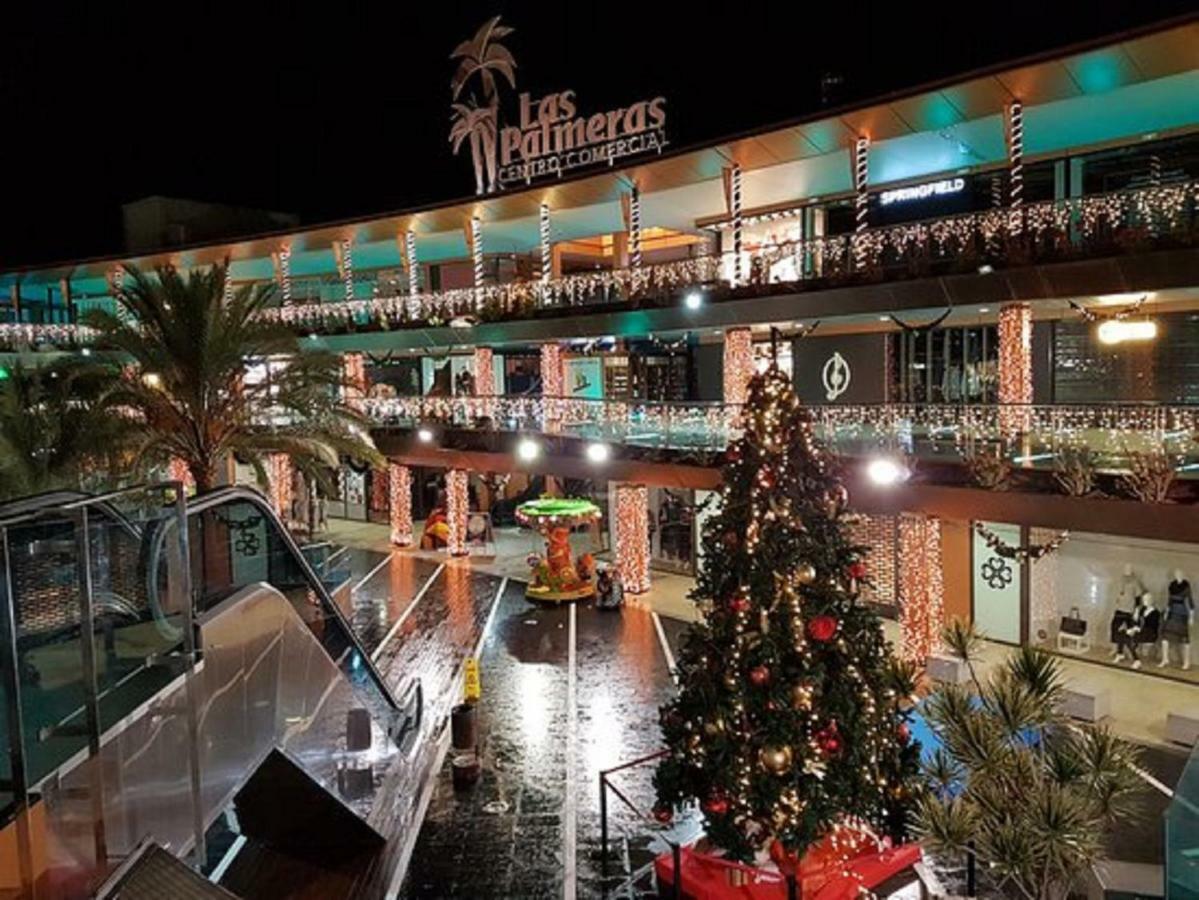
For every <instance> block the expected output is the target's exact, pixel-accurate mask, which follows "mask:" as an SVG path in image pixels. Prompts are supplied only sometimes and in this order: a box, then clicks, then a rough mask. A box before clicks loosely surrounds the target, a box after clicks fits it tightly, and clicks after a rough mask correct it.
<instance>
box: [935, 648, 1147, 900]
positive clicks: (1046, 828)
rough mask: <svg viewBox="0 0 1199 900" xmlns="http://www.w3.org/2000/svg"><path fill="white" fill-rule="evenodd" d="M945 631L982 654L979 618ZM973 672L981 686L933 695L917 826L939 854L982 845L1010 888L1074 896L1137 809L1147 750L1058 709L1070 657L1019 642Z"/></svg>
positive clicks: (1061, 899)
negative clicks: (984, 675) (1140, 765)
mask: <svg viewBox="0 0 1199 900" xmlns="http://www.w3.org/2000/svg"><path fill="white" fill-rule="evenodd" d="M943 639H944V643H945V645H946V646H947V647H948V648H949V650H950V652H951V653H953V654H954V655H956V656H957V657H958V658H959V659H963V660H965V661H969V660H970V659H971V658H973V656H974V651H975V648H976V647H977V644H978V635H977V634H976V633H975V632H974V631H973V628H971V627H970V626H953V627H952V628H951V629H947V631H946V634H945V635H944V638H943ZM973 671H974V670H973V668H972V669H971V682H972V685H973V691H971V690H968V689H967V688H966V687H962V686H959V685H946V686H943V687H941V688H939V689H938V690H937V691H936V692H935V693H934V694H932V695H931V696H930V697H929V699H928V700H927V701H926V702H925V704H924V716H925V718H926V719H927V721H928V723H929V725H930V726H931V727H932V729H933V732H934V733H935V734H936V736H937V738H938V740H939V741H940V743H941V747H939V748H938V749H937V750H935V751H934V752H933V754H932V755H931V757H930V758H929V759H928V761H927V763H926V765H925V774H926V777H927V782H928V790H927V791H926V792H925V794H924V796H923V797H922V799H921V802H920V804H919V807H918V812H917V822H916V831H917V832H918V833H919V834H920V835H921V837H922V839H923V841H924V844H925V846H926V847H927V848H928V849H930V850H932V851H933V852H941V853H947V854H953V855H954V856H959V855H967V856H968V855H970V854H973V855H974V857H975V858H976V859H977V860H979V861H980V862H982V863H983V864H984V866H985V867H986V871H987V873H988V874H989V875H990V876H992V877H993V878H994V879H995V880H996V881H997V882H998V884H997V887H998V888H999V889H1000V890H1001V891H1004V892H1005V893H1009V892H1010V893H1012V894H1015V895H1019V896H1021V897H1024V898H1027V900H1065V898H1066V897H1067V896H1069V895H1070V894H1071V891H1073V890H1077V889H1078V888H1079V887H1080V884H1081V882H1082V879H1083V876H1084V875H1085V873H1086V872H1087V870H1088V869H1089V868H1090V867H1091V866H1092V865H1094V863H1096V862H1097V861H1098V860H1099V859H1100V857H1101V856H1102V854H1103V849H1104V838H1105V836H1106V835H1107V833H1108V832H1109V831H1110V830H1111V829H1112V827H1113V826H1114V825H1115V823H1116V822H1118V821H1119V820H1121V819H1123V818H1125V817H1128V816H1131V815H1134V814H1135V812H1136V800H1137V795H1138V794H1139V792H1140V790H1141V784H1140V780H1139V776H1138V775H1137V772H1136V763H1137V754H1136V751H1135V750H1134V748H1133V747H1132V746H1131V745H1130V744H1127V743H1126V742H1124V741H1121V740H1119V739H1118V738H1116V737H1114V736H1113V735H1112V734H1111V733H1110V732H1109V731H1108V730H1107V729H1106V728H1103V727H1100V726H1094V725H1082V724H1078V723H1074V722H1071V721H1070V720H1069V719H1067V718H1066V717H1065V716H1064V715H1063V714H1061V713H1060V712H1058V702H1059V700H1060V698H1061V694H1062V689H1063V688H1062V677H1061V667H1060V665H1059V663H1058V662H1057V660H1055V659H1054V658H1053V657H1052V656H1050V655H1049V654H1048V653H1045V652H1044V651H1042V650H1038V649H1035V648H1031V647H1023V648H1020V649H1018V650H1016V651H1014V652H1013V653H1012V655H1011V656H1010V657H1009V658H1008V660H1007V662H1006V664H1005V665H1004V666H1002V667H1001V668H999V669H998V670H997V671H996V672H995V673H993V674H992V675H991V677H990V678H988V679H986V680H979V678H978V677H977V676H976V675H974V674H973Z"/></svg>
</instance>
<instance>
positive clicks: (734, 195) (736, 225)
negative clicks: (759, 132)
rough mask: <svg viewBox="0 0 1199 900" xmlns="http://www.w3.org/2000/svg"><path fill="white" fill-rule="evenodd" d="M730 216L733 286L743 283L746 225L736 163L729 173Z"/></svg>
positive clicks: (739, 167)
mask: <svg viewBox="0 0 1199 900" xmlns="http://www.w3.org/2000/svg"><path fill="white" fill-rule="evenodd" d="M729 216H730V218H731V219H732V225H733V286H734V287H736V286H737V285H739V284H742V283H743V275H744V273H743V271H742V261H741V248H742V238H743V237H744V231H745V223H744V217H743V216H742V213H741V166H740V165H738V164H736V163H734V164H733V168H732V170H731V171H730V172H729Z"/></svg>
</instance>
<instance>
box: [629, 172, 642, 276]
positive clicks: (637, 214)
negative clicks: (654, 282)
mask: <svg viewBox="0 0 1199 900" xmlns="http://www.w3.org/2000/svg"><path fill="white" fill-rule="evenodd" d="M629 267H630V268H633V269H639V268H641V191H640V190H638V188H637V185H633V191H632V193H631V194H630V195H629Z"/></svg>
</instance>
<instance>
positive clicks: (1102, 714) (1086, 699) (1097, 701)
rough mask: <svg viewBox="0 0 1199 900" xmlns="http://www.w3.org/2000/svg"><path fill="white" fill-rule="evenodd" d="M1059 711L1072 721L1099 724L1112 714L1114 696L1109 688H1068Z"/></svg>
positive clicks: (1062, 697) (1058, 704) (1060, 703)
mask: <svg viewBox="0 0 1199 900" xmlns="http://www.w3.org/2000/svg"><path fill="white" fill-rule="evenodd" d="M1057 709H1058V712H1060V713H1065V714H1066V715H1067V716H1069V717H1070V718H1072V719H1081V720H1082V721H1084V722H1098V721H1099V720H1100V719H1104V718H1106V717H1108V716H1110V715H1111V714H1112V694H1111V691H1109V690H1107V688H1066V689H1064V690H1063V691H1062V696H1061V699H1060V700H1058V703H1057Z"/></svg>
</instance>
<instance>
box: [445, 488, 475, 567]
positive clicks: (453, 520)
mask: <svg viewBox="0 0 1199 900" xmlns="http://www.w3.org/2000/svg"><path fill="white" fill-rule="evenodd" d="M469 483H470V476H469V474H468V473H467V472H466V471H465V470H463V469H450V470H449V471H448V472H446V473H445V520H446V525H447V526H448V527H449V537H448V539H447V542H446V549H447V550H449V552H450V556H466V555H467V553H468V552H469V551H468V550H467V549H466V520H467V517H468V516H469V515H470V492H469V491H468V490H467V486H468V485H469Z"/></svg>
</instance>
